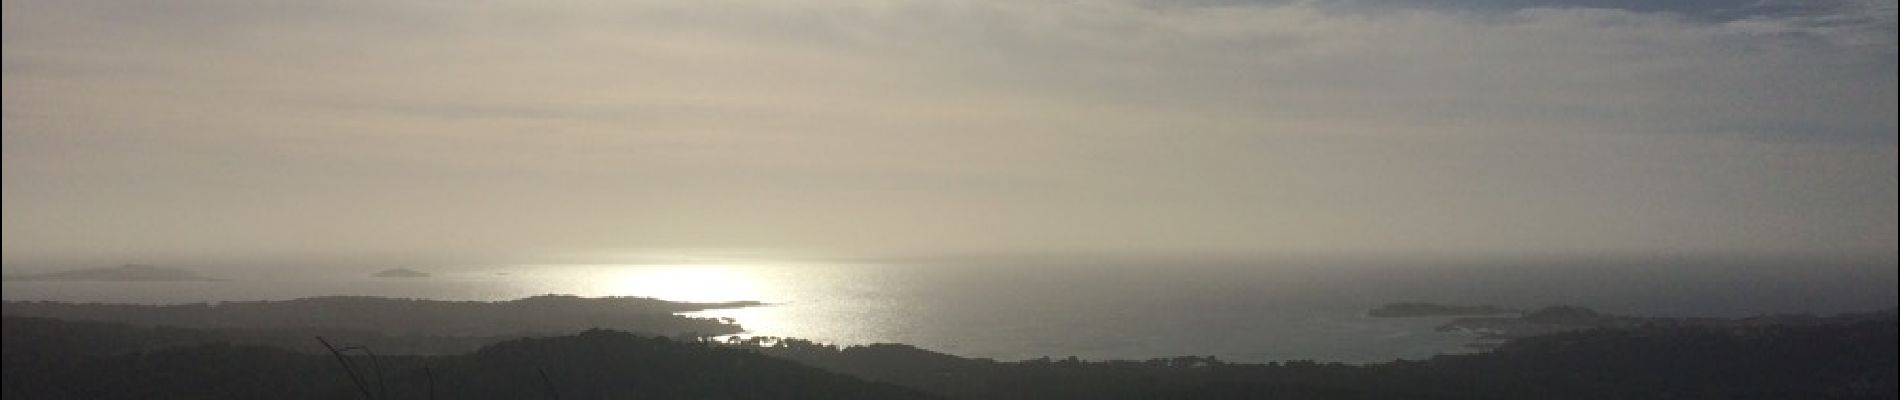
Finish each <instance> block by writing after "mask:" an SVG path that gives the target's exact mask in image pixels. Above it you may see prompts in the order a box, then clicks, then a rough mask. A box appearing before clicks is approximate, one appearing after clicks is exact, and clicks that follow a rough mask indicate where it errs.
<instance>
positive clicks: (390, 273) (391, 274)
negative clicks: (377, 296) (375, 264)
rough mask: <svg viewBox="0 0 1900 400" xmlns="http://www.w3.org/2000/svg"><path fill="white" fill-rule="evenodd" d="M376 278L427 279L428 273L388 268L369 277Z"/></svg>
mask: <svg viewBox="0 0 1900 400" xmlns="http://www.w3.org/2000/svg"><path fill="white" fill-rule="evenodd" d="M370 276H372V277H377V278H427V277H429V276H430V275H429V273H427V272H422V271H417V270H413V269H408V268H390V269H385V270H382V271H381V272H377V273H375V274H372V275H370Z"/></svg>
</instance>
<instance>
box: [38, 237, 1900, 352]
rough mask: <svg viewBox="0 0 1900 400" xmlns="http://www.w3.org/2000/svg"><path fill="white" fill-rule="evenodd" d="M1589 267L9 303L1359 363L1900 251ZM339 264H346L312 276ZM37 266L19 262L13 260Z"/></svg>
mask: <svg viewBox="0 0 1900 400" xmlns="http://www.w3.org/2000/svg"><path fill="white" fill-rule="evenodd" d="M1670 263H1672V264H1667V265H1665V264H1652V263H1644V262H1629V261H1619V262H1605V261H1591V262H1582V261H1573V262H1545V263H1494V264H1485V265H1464V264H1449V265H1426V264H1419V265H1370V264H1366V265H1362V264H1352V265H1342V264H1339V263H1241V262H1155V261H1152V260H1150V261H1139V262H1134V261H1130V262H1120V263H1117V262H1109V263H1100V262H1097V263H1052V262H1035V263H1025V262H996V261H985V262H958V263H944V262H915V263H810V262H749V263H700V264H650V265H512V266H472V267H455V268H433V269H432V268H420V267H418V268H419V269H424V270H430V271H431V272H434V273H435V276H432V277H429V278H418V279H391V278H371V277H369V275H370V274H371V273H373V272H374V271H375V269H363V270H346V271H341V272H337V271H338V270H337V269H299V268H219V269H201V272H204V273H205V274H207V275H212V276H217V277H221V278H227V279H229V280H228V281H222V282H180V283H109V282H6V283H5V284H4V285H5V287H4V296H5V298H6V299H8V300H62V301H101V302H127V303H182V302H199V301H221V300H264V299H290V298H298V297H309V296H319V295H367V296H386V297H410V298H431V299H448V300H507V299H515V298H521V297H527V296H533V295H538V294H549V293H560V294H576V295H583V296H647V297H655V298H661V299H667V300H676V301H696V302H718V301H734V300H758V301H764V302H769V303H773V305H771V306H764V307H751V308H743V309H729V310H713V311H705V312H699V313H692V315H700V316H716V317H729V318H733V319H735V320H737V321H738V322H739V323H740V324H742V325H744V326H745V327H746V328H747V329H748V330H749V331H750V334H755V335H764V336H784V337H800V338H808V339H814V340H819V341H825V342H832V343H840V344H864V343H878V342H899V343H908V344H913V345H917V346H920V347H923V348H926V349H932V350H938V351H944V352H947V353H951V354H957V355H964V356H975V357H991V358H998V359H1023V358H1032V357H1036V356H1042V355H1050V356H1055V357H1063V356H1068V355H1076V356H1081V357H1083V358H1089V359H1106V358H1149V357H1161V356H1173V355H1214V356H1219V357H1221V358H1224V359H1229V360H1237V361H1268V360H1285V359H1317V360H1331V361H1347V362H1369V361H1383V360H1390V359H1393V358H1423V357H1429V356H1431V355H1434V354H1439V353H1443V352H1457V351H1462V345H1463V344H1464V343H1466V342H1467V341H1468V339H1469V338H1466V337H1463V336H1460V335H1456V334H1449V333H1440V332H1435V331H1433V330H1432V329H1431V328H1432V327H1433V326H1434V325H1436V324H1438V323H1441V322H1442V320H1440V319H1429V318H1428V319H1377V318H1367V317H1364V316H1363V314H1364V312H1365V310H1367V309H1369V308H1372V307H1376V306H1378V305H1380V304H1383V303H1387V302H1392V301H1407V300H1423V301H1437V302H1446V303H1463V304H1497V305H1504V306H1540V305H1549V304H1578V305H1585V306H1590V307H1595V308H1598V309H1600V310H1604V311H1609V312H1618V313H1629V314H1640V315H1656V316H1746V315H1754V314H1767V313H1788V312H1818V313H1836V312H1849V311H1869V310H1873V309H1878V308H1887V307H1893V306H1894V304H1895V302H1896V300H1895V298H1896V295H1895V279H1894V275H1895V268H1894V267H1893V265H1892V264H1891V263H1890V262H1872V263H1866V262H1859V263H1856V262H1829V263H1816V262H1809V263H1803V264H1790V263H1789V262H1787V261H1774V262H1768V261H1762V262H1753V263H1750V262H1734V261H1723V262H1714V261H1702V262H1689V261H1682V260H1674V261H1670ZM310 271H330V272H323V273H317V272H310ZM24 272H31V271H30V270H25V269H21V268H9V270H8V273H10V274H12V273H24Z"/></svg>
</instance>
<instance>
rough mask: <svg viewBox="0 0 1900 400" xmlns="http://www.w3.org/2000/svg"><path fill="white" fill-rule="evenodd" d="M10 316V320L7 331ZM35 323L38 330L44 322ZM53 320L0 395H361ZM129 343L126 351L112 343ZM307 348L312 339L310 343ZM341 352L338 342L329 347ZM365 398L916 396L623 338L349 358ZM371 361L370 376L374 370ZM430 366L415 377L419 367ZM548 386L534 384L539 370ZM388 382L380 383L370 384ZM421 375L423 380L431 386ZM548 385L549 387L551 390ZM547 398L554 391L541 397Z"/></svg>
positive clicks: (231, 354) (269, 352)
mask: <svg viewBox="0 0 1900 400" xmlns="http://www.w3.org/2000/svg"><path fill="white" fill-rule="evenodd" d="M16 321H19V320H9V321H8V322H9V324H11V323H12V322H16ZM38 322H47V321H44V320H41V321H38ZM57 324H58V321H52V322H50V323H47V324H45V325H48V326H40V327H36V328H31V329H8V330H7V331H6V334H7V336H6V337H5V342H6V352H5V354H4V355H0V359H4V366H3V367H0V371H3V372H4V374H3V375H0V387H3V388H4V389H0V394H3V395H4V397H5V398H8V399H14V398H24V399H60V398H72V399H153V398H219V399H339V398H358V397H360V395H359V393H360V392H359V389H357V387H356V386H355V385H354V384H352V383H351V380H350V379H349V378H348V374H346V373H345V372H344V370H343V369H342V367H341V366H340V365H339V364H338V363H337V361H336V359H335V358H334V357H332V356H331V355H329V354H306V353H296V352H291V351H286V350H282V349H276V348H269V347H257V346H231V345H227V344H222V343H213V344H198V345H187V346H184V347H170V348H165V349H161V350H155V351H139V352H131V353H119V354H116V355H104V356H99V355H93V354H96V353H98V352H96V351H92V350H89V349H85V348H84V346H79V345H77V344H78V343H81V342H99V341H101V340H104V342H100V343H101V344H103V345H105V346H110V347H113V348H116V349H121V350H122V349H128V348H139V347H141V346H142V344H141V343H138V342H137V341H138V340H141V338H151V339H155V340H161V341H164V340H179V339H178V338H175V337H169V335H170V334H171V333H176V332H169V331H164V330H138V329H139V328H135V327H129V326H125V325H95V326H89V327H82V328H81V329H83V330H95V331H97V330H110V329H113V328H115V327H116V328H119V329H126V330H129V331H130V332H121V333H118V334H111V335H106V336H100V337H84V338H78V339H76V340H75V339H72V338H68V337H61V336H60V334H62V333H68V332H71V330H62V329H58V327H51V326H50V325H57ZM119 340H129V341H132V342H130V343H120V342H115V341H119ZM313 341H314V339H313ZM339 345H343V344H341V343H340V344H339ZM351 359H352V360H353V364H354V365H355V366H356V368H357V369H358V371H359V372H360V373H362V374H363V376H365V380H366V381H367V383H368V387H369V388H370V390H371V391H372V393H375V394H378V395H382V394H385V393H386V394H387V397H385V398H410V399H420V398H427V397H428V392H429V391H430V390H431V387H433V389H434V391H435V393H436V394H435V397H436V398H445V399H522V398H554V395H555V394H558V396H559V398H568V399H602V398H638V399H769V398H801V399H802V398H814V399H914V398H929V397H930V396H927V395H924V394H922V393H920V392H917V391H914V390H911V389H904V388H901V387H897V386H893V385H890V384H879V383H870V382H866V381H864V380H862V379H859V378H855V377H850V376H846V375H841V374H837V373H833V372H827V371H824V370H820V369H817V368H813V367H809V366H805V365H803V364H799V363H796V362H793V361H789V360H784V359H779V358H772V357H767V356H763V355H760V354H758V353H756V352H753V351H749V350H744V349H733V348H716V347H713V346H710V345H708V344H705V343H696V342H677V341H673V340H671V339H666V338H647V337H641V336H637V335H633V334H629V333H624V332H613V331H600V330H594V331H587V332H583V333H581V334H579V335H573V336H562V337H553V338H540V339H519V340H513V341H507V342H502V343H498V344H495V345H492V346H489V347H486V348H483V349H482V350H480V351H477V352H475V353H473V354H467V355H459V356H383V357H379V358H377V359H375V360H374V361H373V362H372V361H371V360H370V359H368V358H366V357H363V356H360V355H359V356H353V357H351ZM378 365H380V369H378V368H375V367H376V366H378ZM425 365H427V366H429V367H430V370H429V371H428V372H427V373H425V372H424V370H423V366H425ZM544 373H545V374H546V376H547V378H545V380H544V378H542V374H544ZM379 375H380V376H382V377H384V378H386V379H387V381H386V382H380V383H379V381H378V380H377V379H375V377H376V376H379ZM431 377H432V378H433V379H431ZM550 387H551V390H550ZM550 391H552V392H553V393H550Z"/></svg>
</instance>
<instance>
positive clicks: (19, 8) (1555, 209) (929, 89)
mask: <svg viewBox="0 0 1900 400" xmlns="http://www.w3.org/2000/svg"><path fill="white" fill-rule="evenodd" d="M1672 4H1673V3H1672ZM1698 4H1702V3H1698ZM1892 10H1893V7H1892V5H1891V4H1884V5H1883V3H1861V2H1833V3H1789V4H1782V3H1741V2H1707V4H1702V5H1700V6H1696V7H1689V6H1678V7H1677V8H1666V9H1655V8H1642V6H1641V5H1640V4H1634V3H1632V4H1620V3H1544V2H1529V3H1504V2H1496V3H1493V2H1478V3H1458V4H1453V3H1446V4H1442V5H1440V4H1433V5H1427V6H1403V7H1400V6H1392V5H1388V4H1378V3H1377V2H1276V3H1240V4H1204V5H1194V6H1181V5H1162V4H1152V3H1142V2H1118V1H1097V2H1067V3H1016V2H973V1H971V2H964V1H907V0H891V1H787V2H771V3H764V4H760V3H753V2H722V1H707V2H586V1H573V2H535V3H508V2H489V3H480V2H478V3H455V4H433V3H402V2H398V3H387V2H325V3H272V2H227V1H210V0H206V1H181V2H165V3H119V2H104V1H99V2H92V1H80V2H24V1H23V2H8V3H7V4H6V10H5V18H6V20H5V30H6V37H5V62H4V66H5V69H4V74H5V78H6V81H7V85H6V89H5V98H4V103H5V117H6V121H5V124H6V128H5V129H6V134H5V157H6V159H5V163H6V165H5V166H6V168H5V169H6V171H7V172H6V177H7V181H6V195H7V199H8V201H7V205H6V206H7V214H6V215H7V216H6V218H7V219H6V229H7V231H6V237H7V239H6V240H7V241H8V246H7V249H8V252H9V254H13V253H18V252H25V251H28V250H22V249H47V250H45V251H47V252H53V251H55V250H57V251H79V250H80V249H87V248H94V247H103V248H117V249H121V250H122V251H124V252H131V253H137V252H141V251H160V250H161V249H185V250H177V251H182V252H202V251H209V249H218V248H225V247H239V248H250V249H256V250H257V251H289V250H287V249H297V250H305V249H303V247H304V246H312V247H313V249H308V250H311V251H318V250H317V249H315V248H336V249H340V250H337V251H369V250H386V251H396V250H393V249H424V250H416V251H435V252H446V253H454V252H472V251H474V250H475V249H509V250H510V251H514V250H519V251H523V252H532V251H540V250H543V249H550V248H570V247H590V246H591V247H613V246H632V247H652V246H661V247H664V246H719V245H738V246H783V247H814V248H837V249H844V250H846V251H862V250H865V249H900V250H918V249H938V250H941V249H999V248H1000V249H1007V248H1052V249H1068V250H1091V249H1131V248H1132V249H1157V250H1169V249H1177V250H1178V249H1190V250H1192V249H1213V250H1226V251H1257V250H1267V251H1271V250H1295V251H1297V250H1342V251H1351V250H1354V249H1384V250H1393V251H1441V250H1442V251H1591V250H1617V251H1659V250H1668V249H1688V250H1692V251H1731V250H1739V249H1769V250H1772V251H1808V252H1815V251H1820V252H1826V251H1838V250H1840V249H1848V250H1851V251H1857V252H1869V251H1871V252H1886V253H1891V252H1892V251H1893V246H1892V243H1893V241H1894V240H1893V239H1894V238H1895V237H1896V234H1895V233H1894V232H1895V228H1894V226H1893V225H1894V224H1893V222H1892V221H1893V220H1894V215H1895V211H1894V207H1893V206H1892V204H1893V203H1894V201H1893V200H1894V198H1895V195H1894V191H1895V190H1894V186H1895V183H1894V171H1893V169H1892V168H1891V166H1892V164H1893V163H1894V152H1893V151H1892V149H1893V147H1894V137H1895V135H1894V132H1895V131H1896V130H1897V129H1900V128H1897V126H1900V125H1897V124H1896V117H1895V114H1894V112H1893V111H1892V110H1894V109H1895V107H1896V93H1895V86H1896V84H1895V82H1896V78H1895V73H1894V70H1895V66H1896V63H1895V44H1894V34H1893V32H1894V18H1893V12H1892ZM1882 165H1884V167H1882ZM369 221H376V222H369ZM1867 221H1874V222H1867ZM1882 221H1884V222H1882ZM207 225H208V226H207ZM186 226H193V227H196V228H182V227H186ZM181 229H188V230H191V231H192V233H190V234H182V235H181V234H176V232H178V231H179V230H181ZM444 232H453V233H452V234H447V233H444ZM313 236H315V238H312V237H313ZM100 238H117V239H113V240H112V241H101V240H99V239H100ZM161 239H162V240H161ZM312 243H314V244H312Z"/></svg>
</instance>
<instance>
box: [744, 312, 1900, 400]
mask: <svg viewBox="0 0 1900 400" xmlns="http://www.w3.org/2000/svg"><path fill="white" fill-rule="evenodd" d="M1738 321H1748V320H1738ZM1897 327H1900V323H1897V322H1896V318H1895V315H1894V313H1893V312H1892V311H1887V312H1882V313H1875V314H1860V315H1843V316H1838V317H1832V318H1813V317H1811V318H1810V319H1808V320H1807V322H1806V323H1801V324H1788V323H1763V324H1747V323H1736V324H1731V325H1723V326H1707V325H1671V324H1657V325H1647V326H1641V327H1632V328H1629V329H1593V330H1585V331H1573V332H1565V333H1559V334H1553V335H1549V336H1538V337H1531V338H1525V339H1520V340H1517V341H1512V342H1509V343H1506V344H1505V345H1503V346H1502V347H1500V348H1498V349H1497V351H1496V352H1493V353H1481V354H1471V355H1455V356H1440V357H1436V358H1433V359H1431V360H1426V361H1397V362H1392V363H1385V364H1373V365H1365V366H1353V365H1344V364H1330V363H1317V362H1312V361H1288V362H1278V363H1267V364H1233V363H1226V362H1222V361H1220V360H1216V359H1213V358H1209V357H1174V358H1159V359H1152V360H1147V361H1082V360H1076V359H1073V358H1070V359H1063V360H1051V359H1048V358H1043V359H1038V360H1029V361H1020V362H997V361H993V360H986V359H966V358H959V357H953V356H948V355H944V354H939V353H933V352H929V351H925V350H921V349H917V348H914V347H910V346H904V345H873V346H854V347H845V348H839V347H834V346H826V345H820V344H815V343H812V342H808V341H800V340H780V341H773V340H754V341H751V342H750V343H745V344H739V345H744V346H748V347H755V348H759V349H761V351H763V352H765V353H766V354H771V355H775V356H780V357H786V358H790V359H794V360H800V361H803V362H806V363H809V364H812V365H815V366H819V367H822V368H826V369H829V370H833V371H838V372H844V373H848V374H852V375H857V376H862V377H865V378H868V379H872V380H876V381H883V382H891V383H896V384H900V385H904V386H909V387H914V388H918V389H922V390H924V391H927V392H930V393H934V394H938V395H942V396H945V397H951V398H965V399H1053V398H1069V399H1118V398H1119V399H1137V398H1277V399H1430V398H1445V399H1486V398H1493V399H1529V398H1536V399H1609V398H1616V399H1646V398H1653V399H1664V398H1721V399H1791V398H1875V399H1877V398H1894V397H1895V396H1896V395H1895V390H1896V388H1897V387H1900V385H1897V384H1896V382H1900V377H1896V372H1895V371H1896V370H1895V366H1896V364H1900V356H1896V348H1895V342H1896V340H1900V329H1896V328H1897Z"/></svg>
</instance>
